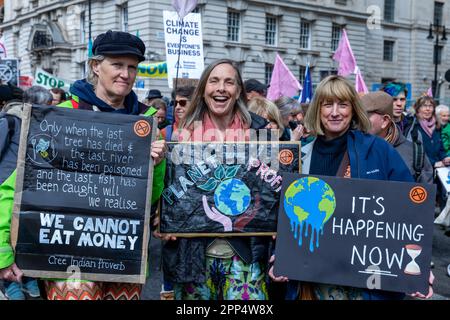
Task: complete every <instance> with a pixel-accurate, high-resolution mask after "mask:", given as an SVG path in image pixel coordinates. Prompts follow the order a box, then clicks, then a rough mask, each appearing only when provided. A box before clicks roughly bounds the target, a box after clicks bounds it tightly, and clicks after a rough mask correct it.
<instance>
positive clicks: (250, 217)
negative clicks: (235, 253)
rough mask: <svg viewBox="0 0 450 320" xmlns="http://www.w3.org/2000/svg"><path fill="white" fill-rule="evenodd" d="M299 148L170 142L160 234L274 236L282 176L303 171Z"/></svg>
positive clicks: (286, 144) (270, 145)
mask: <svg viewBox="0 0 450 320" xmlns="http://www.w3.org/2000/svg"><path fill="white" fill-rule="evenodd" d="M299 159H300V144H299V143H278V142H275V143H272V142H270V143H265V142H263V143H252V144H250V143H226V144H223V143H169V152H168V155H167V167H166V181H165V186H166V188H165V189H164V191H163V194H162V209H161V225H160V232H161V233H164V234H169V233H170V234H173V235H176V236H178V237H197V236H215V237H224V236H250V235H272V234H275V231H276V220H277V214H278V202H279V198H280V191H281V182H282V177H281V175H280V174H281V172H297V173H298V172H299V170H300V162H299Z"/></svg>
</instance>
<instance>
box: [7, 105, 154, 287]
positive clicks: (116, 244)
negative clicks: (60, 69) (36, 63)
mask: <svg viewBox="0 0 450 320" xmlns="http://www.w3.org/2000/svg"><path fill="white" fill-rule="evenodd" d="M24 110H25V111H24V116H23V119H22V131H21V142H20V148H19V156H18V169H17V179H16V190H15V197H14V200H15V204H14V215H13V225H12V244H13V246H14V249H15V262H16V263H17V265H18V266H19V267H20V268H21V269H22V270H23V271H24V273H25V275H28V276H32V277H46V278H62V279H65V278H69V277H70V278H73V275H72V272H73V270H78V271H79V278H80V279H82V280H93V281H110V282H133V283H144V282H145V270H146V264H147V247H148V239H149V229H148V228H149V220H150V201H151V193H152V181H153V165H152V160H151V159H152V158H151V156H150V146H151V143H152V141H154V139H155V135H156V130H154V129H153V128H156V122H155V120H154V119H153V121H152V120H150V119H149V118H145V117H140V116H133V115H124V114H115V113H108V112H92V111H85V110H71V109H66V108H58V107H48V106H45V107H44V106H33V107H32V108H31V106H29V105H25V108H24ZM137 190H138V192H137Z"/></svg>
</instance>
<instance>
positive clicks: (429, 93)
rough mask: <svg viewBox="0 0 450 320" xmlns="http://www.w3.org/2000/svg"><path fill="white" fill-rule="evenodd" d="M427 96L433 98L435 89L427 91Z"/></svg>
mask: <svg viewBox="0 0 450 320" xmlns="http://www.w3.org/2000/svg"><path fill="white" fill-rule="evenodd" d="M427 96H429V97H431V98H433V89H432V88H431V87H430V88H429V89H428V91H427Z"/></svg>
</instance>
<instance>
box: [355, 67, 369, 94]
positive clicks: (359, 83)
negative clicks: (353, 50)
mask: <svg viewBox="0 0 450 320" xmlns="http://www.w3.org/2000/svg"><path fill="white" fill-rule="evenodd" d="M356 68H357V70H356V79H355V89H356V92H358V93H363V94H366V93H369V90H367V86H366V83H365V82H364V79H363V76H362V74H361V70H359V68H358V67H356Z"/></svg>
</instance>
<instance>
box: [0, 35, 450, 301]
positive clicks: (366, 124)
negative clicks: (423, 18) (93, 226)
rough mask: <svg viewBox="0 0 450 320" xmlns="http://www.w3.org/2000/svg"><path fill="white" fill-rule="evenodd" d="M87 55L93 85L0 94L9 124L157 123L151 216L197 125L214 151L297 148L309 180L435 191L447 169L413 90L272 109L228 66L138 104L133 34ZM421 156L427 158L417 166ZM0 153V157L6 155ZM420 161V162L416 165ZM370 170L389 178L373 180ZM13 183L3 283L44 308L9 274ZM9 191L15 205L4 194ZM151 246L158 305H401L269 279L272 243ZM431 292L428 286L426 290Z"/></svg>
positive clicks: (26, 281) (328, 93)
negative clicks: (53, 115)
mask: <svg viewBox="0 0 450 320" xmlns="http://www.w3.org/2000/svg"><path fill="white" fill-rule="evenodd" d="M118 43H120V44H121V46H117V44H118ZM92 49H93V56H92V57H91V58H90V60H89V74H88V76H87V78H86V79H83V80H78V81H76V82H75V83H74V84H73V85H72V87H71V89H70V92H64V91H63V90H61V89H51V90H47V89H45V88H42V87H39V86H33V87H31V88H29V89H27V90H26V91H25V92H21V91H20V90H19V89H18V88H12V87H11V86H10V85H1V86H0V99H1V101H0V105H1V106H2V107H3V111H2V112H3V114H10V115H15V116H17V118H18V119H19V121H18V122H17V124H20V113H21V106H22V102H24V103H31V104H39V105H58V106H63V107H70V108H75V109H78V108H79V109H86V110H91V111H101V112H114V113H118V114H120V113H124V114H135V115H146V116H151V117H155V118H156V119H157V122H158V129H159V130H160V131H159V132H160V138H161V140H158V141H156V142H155V143H154V145H152V157H153V159H154V163H155V165H156V166H155V174H154V182H153V197H152V204H156V203H157V201H158V198H159V196H160V195H161V192H162V188H163V187H164V186H163V181H164V168H165V167H164V166H165V162H164V152H165V150H166V143H165V141H168V142H170V141H179V142H181V141H183V142H186V141H187V142H193V141H196V140H195V139H196V137H195V136H194V135H193V129H194V123H195V122H201V124H202V128H203V130H209V129H212V130H214V132H215V135H214V136H211V137H210V141H215V142H217V141H218V142H228V141H235V140H234V139H235V136H233V137H230V136H228V132H229V130H239V131H240V132H242V133H243V134H242V135H241V138H242V140H243V141H250V140H249V136H248V134H247V130H249V129H259V130H268V131H270V133H272V134H277V135H278V137H279V140H280V141H300V142H301V146H302V159H301V160H302V172H303V173H305V174H319V175H328V176H338V177H355V178H367V179H369V178H370V179H377V180H393V181H407V182H412V181H418V182H422V183H436V184H438V185H439V182H438V181H436V180H435V179H434V176H435V175H434V174H433V170H435V169H437V168H441V167H443V166H449V165H450V126H449V125H448V122H449V108H448V107H447V106H444V105H439V106H436V103H435V101H434V99H433V98H432V97H429V96H421V97H418V99H417V101H416V102H415V104H414V106H413V108H410V110H408V111H407V110H406V100H407V96H408V90H407V88H406V86H405V85H404V84H403V83H400V82H390V83H387V84H385V85H384V86H383V88H382V89H381V90H380V91H379V92H374V93H369V94H367V95H365V96H363V97H360V95H358V94H357V93H356V91H355V89H354V87H353V85H352V84H351V83H350V82H349V81H348V80H346V79H345V78H343V77H340V76H329V77H327V78H325V79H324V80H323V81H322V82H320V84H319V85H318V87H317V90H316V92H315V95H314V97H313V100H312V101H311V102H310V103H309V104H301V103H299V102H298V101H297V99H294V98H293V97H286V96H283V97H280V98H278V99H277V100H275V101H270V100H269V99H267V98H266V94H267V89H268V86H267V85H265V84H263V83H261V82H260V81H258V80H256V79H247V80H246V81H243V79H242V76H241V73H240V71H239V68H238V66H237V65H236V64H235V62H233V61H231V60H227V59H222V60H217V61H215V62H213V63H211V64H210V65H209V66H207V67H206V68H205V70H204V72H203V74H202V76H201V78H200V80H199V81H198V84H197V85H195V86H192V85H190V86H176V88H175V89H174V90H173V91H172V93H171V97H170V98H167V97H164V96H163V94H162V93H161V92H160V91H159V90H157V89H151V90H149V91H148V93H147V95H146V96H145V98H144V99H143V100H142V102H140V101H138V97H137V95H136V94H135V93H134V92H133V90H132V87H133V85H134V81H135V79H136V75H137V72H136V68H137V65H138V63H139V62H141V61H143V60H144V54H145V45H144V43H143V42H142V41H141V40H140V39H139V38H138V37H135V36H133V35H131V34H129V33H124V32H111V31H108V32H107V33H105V34H101V35H99V36H98V37H97V38H96V40H95V42H94V44H93V48H92ZM1 121H2V117H0V124H2V122H1ZM0 128H2V130H3V131H0V134H3V135H5V136H6V134H5V133H4V132H5V130H7V128H6V127H1V126H0ZM17 131H19V129H17ZM376 136H379V137H380V138H381V139H380V138H377V137H376ZM16 142H17V141H16ZM417 145H419V147H420V146H422V147H421V148H422V149H420V148H419V149H418V147H417ZM0 146H1V145H0ZM354 148H356V149H354ZM416 150H419V151H420V150H422V152H421V153H420V152H419V153H418V154H416V152H417V151H416ZM4 152H6V151H4V150H0V155H1V156H4V154H3V153H4ZM349 155H350V156H349ZM381 155H383V156H381ZM418 157H421V161H418V163H416V162H417V161H416V158H418ZM0 159H2V158H1V157H0ZM367 159H368V161H369V162H370V163H371V164H372V165H373V166H374V167H380V168H383V170H380V171H378V173H377V175H371V176H370V177H366V175H365V171H364V168H366V166H367V161H366V160H367ZM419 160H420V159H419ZM157 168H159V169H157ZM14 172H15V167H14V166H10V167H9V168H8V170H6V169H5V170H3V169H2V171H1V174H0V179H1V180H0V209H2V210H3V211H2V212H0V221H2V223H1V225H0V232H3V233H1V234H0V236H2V237H0V279H3V280H5V290H6V295H7V297H8V298H9V299H17V300H23V299H25V295H24V292H25V293H28V294H29V295H30V296H32V297H35V296H39V288H38V285H37V280H36V279H32V278H27V277H23V275H22V272H21V270H20V266H17V265H16V264H15V263H14V252H13V250H12V248H11V243H10V239H9V238H8V235H9V232H10V223H11V212H12V200H13V199H12V197H11V194H12V193H11V192H13V190H14V188H13V187H11V186H13V182H14V181H13V179H15V178H14V177H15V176H14ZM6 186H8V187H9V189H8V196H6V194H7V192H6V191H4V190H6V189H2V188H6ZM11 188H12V190H11ZM437 200H438V201H437V202H438V204H439V206H441V207H442V206H443V204H444V203H445V201H446V200H445V195H444V192H442V190H441V192H440V193H439V196H438V199H437ZM157 223H158V221H157V220H156V221H155V222H154V224H155V225H156V224H157ZM2 230H3V231H2ZM4 230H7V231H4ZM154 236H155V237H157V238H159V239H161V241H162V242H163V250H162V261H163V264H162V265H163V274H164V279H161V284H162V295H161V297H162V298H163V299H195V300H221V299H224V300H245V299H252V300H264V299H302V298H305V296H302V294H301V292H302V289H301V288H305V287H308V288H309V289H310V294H309V298H312V299H336V298H341V299H369V300H372V299H403V298H404V294H394V293H392V292H385V291H377V290H363V289H357V288H342V287H339V286H331V285H326V284H315V283H314V284H311V283H309V284H304V283H300V282H296V281H290V282H288V284H286V281H287V280H288V279H287V278H286V277H284V276H283V275H276V274H274V273H273V268H271V267H272V263H273V261H274V260H275V258H276V252H273V250H272V251H271V249H270V248H273V241H274V239H272V237H228V238H207V239H205V238H189V239H187V238H176V237H173V236H170V235H165V236H162V235H160V234H159V233H158V232H154ZM192 261H195V263H192ZM205 270H206V271H205ZM224 270H226V272H225V271H224ZM244 275H245V276H244ZM39 281H41V280H39ZM432 282H433V276H432V275H430V285H431V284H432ZM43 284H44V285H43V286H41V290H42V287H43V288H45V290H44V291H45V297H46V298H47V299H51V300H56V299H58V300H63V299H66V298H67V297H68V296H70V297H71V298H72V299H73V298H74V297H75V298H80V299H81V298H84V299H139V298H140V293H141V289H142V286H141V285H139V284H125V283H107V282H90V281H80V283H79V285H78V286H73V285H68V284H67V282H66V280H64V279H61V280H49V279H46V280H45V281H43ZM69 293H70V295H69ZM415 295H416V296H419V297H430V296H431V295H432V290H431V287H430V291H429V292H424V293H415Z"/></svg>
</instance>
